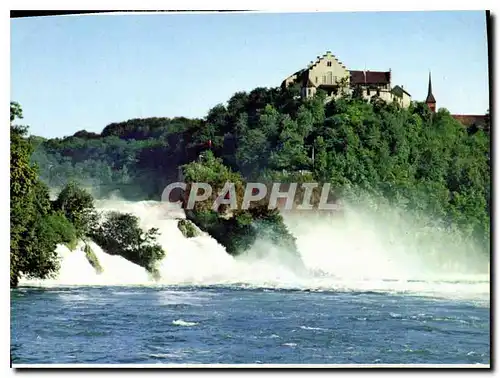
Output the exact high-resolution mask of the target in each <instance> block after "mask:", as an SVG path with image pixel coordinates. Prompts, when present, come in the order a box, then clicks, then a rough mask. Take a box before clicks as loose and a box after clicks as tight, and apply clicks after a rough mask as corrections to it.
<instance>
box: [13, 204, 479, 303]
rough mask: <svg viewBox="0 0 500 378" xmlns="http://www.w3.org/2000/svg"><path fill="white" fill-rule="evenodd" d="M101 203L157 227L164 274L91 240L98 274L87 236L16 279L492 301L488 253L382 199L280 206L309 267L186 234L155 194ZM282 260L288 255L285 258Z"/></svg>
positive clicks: (274, 253)
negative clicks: (339, 209)
mask: <svg viewBox="0 0 500 378" xmlns="http://www.w3.org/2000/svg"><path fill="white" fill-rule="evenodd" d="M96 207H97V209H98V210H101V211H102V210H104V211H120V212H129V213H132V214H134V215H136V216H138V217H139V218H140V222H141V226H142V227H144V228H151V227H156V228H158V229H159V231H160V236H159V238H158V242H159V243H160V244H161V245H162V247H163V248H164V249H165V251H166V257H165V258H164V259H163V260H162V261H161V262H160V264H159V271H160V273H161V279H160V280H159V281H154V280H153V278H152V277H151V276H150V275H149V273H148V272H146V270H145V269H143V268H142V267H139V266H137V265H135V264H133V263H131V262H129V261H127V260H125V259H124V258H122V257H120V256H110V255H108V254H107V253H105V252H104V251H102V250H101V249H100V248H99V247H98V246H97V245H95V244H94V243H91V247H92V249H93V251H94V252H95V254H96V255H97V258H98V259H99V262H100V264H101V266H102V268H103V273H101V274H97V273H96V272H95V270H94V269H93V268H92V267H91V266H90V264H89V263H88V261H87V260H86V257H85V254H84V252H83V243H81V244H80V245H79V246H78V248H77V250H75V251H73V252H70V251H69V250H68V249H67V248H66V247H63V246H59V247H58V252H59V254H60V255H61V257H62V261H61V269H60V272H59V274H58V276H57V277H56V278H55V279H52V280H43V281H36V280H25V279H23V280H21V283H20V284H21V285H42V286H52V285H56V286H67V285H71V286H72V285H191V286H192V285H201V286H209V285H229V286H231V285H238V286H244V287H260V288H262V287H266V288H278V289H302V290H316V291H363V292H364V291H369V292H377V291H379V292H388V293H408V294H411V295H429V296H436V297H447V298H457V299H461V298H464V299H470V300H478V301H481V302H486V301H489V271H488V267H489V257H488V256H487V255H485V254H484V252H481V251H479V248H478V247H477V246H475V245H474V244H473V243H471V242H467V241H465V240H462V239H461V238H460V236H459V235H458V234H456V233H451V232H447V231H444V230H440V229H437V228H433V227H427V228H424V227H423V225H422V224H423V223H422V222H425V220H422V219H419V220H417V219H412V217H411V216H409V215H407V214H404V213H402V212H401V211H398V210H397V209H393V208H390V207H388V206H386V207H385V208H384V207H378V208H377V209H373V208H369V207H368V206H362V205H359V204H358V205H356V206H354V205H349V204H346V209H345V213H344V215H343V216H340V217H331V216H326V215H320V214H317V213H313V212H301V213H300V214H297V213H295V214H293V213H287V214H284V219H285V223H286V225H287V226H288V228H289V229H290V231H291V232H292V233H293V235H294V236H295V237H296V239H297V246H298V249H299V251H300V255H301V259H302V262H303V265H304V266H305V269H300V268H301V264H300V261H297V262H296V264H297V266H296V267H294V266H293V265H291V264H290V261H289V258H290V255H289V254H288V252H287V251H283V250H279V249H278V248H276V247H274V246H271V245H269V244H267V243H265V242H263V241H257V243H255V245H254V246H253V247H252V249H251V250H250V251H248V253H246V254H245V255H243V256H239V257H237V258H233V257H232V256H230V255H228V254H227V253H226V252H225V249H224V247H223V246H221V245H220V244H218V243H217V242H216V241H215V240H214V239H212V238H211V237H210V236H209V235H207V234H205V233H204V234H203V235H201V236H198V237H195V238H190V239H187V238H185V237H184V236H183V235H182V233H181V232H180V230H179V229H178V228H177V222H178V219H179V218H184V213H183V211H182V210H175V211H172V210H167V208H166V206H165V204H164V203H161V202H155V201H141V202H127V201H122V200H119V199H111V200H99V201H96ZM285 261H286V262H287V263H285Z"/></svg>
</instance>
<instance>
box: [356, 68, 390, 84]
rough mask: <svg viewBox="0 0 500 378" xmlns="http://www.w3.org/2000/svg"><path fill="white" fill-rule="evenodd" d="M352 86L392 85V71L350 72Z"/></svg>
mask: <svg viewBox="0 0 500 378" xmlns="http://www.w3.org/2000/svg"><path fill="white" fill-rule="evenodd" d="M349 73H350V74H351V84H383V85H385V84H390V82H391V71H387V72H382V71H349Z"/></svg>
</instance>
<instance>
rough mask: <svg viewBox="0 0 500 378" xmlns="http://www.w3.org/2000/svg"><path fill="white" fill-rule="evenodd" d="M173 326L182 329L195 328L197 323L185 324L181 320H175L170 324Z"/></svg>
mask: <svg viewBox="0 0 500 378" xmlns="http://www.w3.org/2000/svg"><path fill="white" fill-rule="evenodd" d="M172 324H173V325H178V326H182V327H192V326H195V325H198V323H196V322H186V321H184V320H182V319H177V320H174V321H173V322H172Z"/></svg>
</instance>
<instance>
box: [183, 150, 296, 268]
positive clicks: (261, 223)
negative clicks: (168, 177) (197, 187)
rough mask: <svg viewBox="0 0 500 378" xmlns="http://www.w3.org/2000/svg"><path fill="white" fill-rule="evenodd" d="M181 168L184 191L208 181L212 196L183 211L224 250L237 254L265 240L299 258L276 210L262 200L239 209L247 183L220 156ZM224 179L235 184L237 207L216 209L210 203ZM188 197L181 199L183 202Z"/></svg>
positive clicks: (292, 240)
mask: <svg viewBox="0 0 500 378" xmlns="http://www.w3.org/2000/svg"><path fill="white" fill-rule="evenodd" d="M183 170H184V177H185V181H186V183H187V185H188V189H187V190H186V192H187V193H189V191H190V185H191V184H192V183H195V182H203V183H208V184H210V186H211V187H212V196H211V197H210V198H209V199H208V200H206V201H203V202H197V203H196V204H195V207H194V209H193V210H186V216H187V218H188V219H189V220H191V221H193V222H194V223H195V224H196V225H197V226H198V227H200V228H201V229H202V230H204V231H206V232H207V233H208V234H210V235H211V236H212V237H213V238H214V239H215V240H217V241H218V242H219V243H220V244H222V245H223V246H224V247H225V248H226V251H227V253H229V254H231V255H240V254H242V253H244V252H246V251H248V250H249V249H250V248H251V247H252V246H253V245H254V244H255V242H256V241H257V240H265V241H268V242H270V243H271V244H272V245H275V246H277V247H280V248H282V249H283V250H285V251H286V252H288V253H289V254H290V255H292V256H294V257H295V258H296V261H300V257H299V254H298V250H297V246H296V244H295V238H294V237H293V236H292V235H291V234H290V232H289V231H288V229H287V228H286V226H285V225H284V223H283V218H282V216H281V215H280V214H279V212H278V210H269V209H268V208H267V202H265V201H262V202H261V203H257V204H255V205H251V206H250V208H249V209H247V210H243V209H242V208H241V205H242V200H243V196H244V191H245V186H246V183H245V181H244V179H243V178H242V177H241V175H240V174H238V173H236V172H232V171H231V170H230V169H229V168H227V167H226V166H225V165H224V164H223V163H222V160H221V159H217V158H215V157H214V156H213V154H212V153H210V152H209V153H206V154H205V155H204V156H203V158H202V159H200V161H197V162H192V163H190V164H187V165H186V166H184V167H183ZM226 182H228V183H233V184H235V191H234V193H235V194H236V204H237V209H231V210H229V209H228V207H227V205H221V206H220V207H219V209H218V210H217V211H215V210H213V209H212V204H213V203H214V201H215V199H216V198H217V197H218V196H219V195H221V194H223V191H222V189H223V188H224V185H225V184H226ZM188 196H189V194H187V195H186V197H185V198H184V204H186V202H187V201H188V198H189V197H188Z"/></svg>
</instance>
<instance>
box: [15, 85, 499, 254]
mask: <svg viewBox="0 0 500 378" xmlns="http://www.w3.org/2000/svg"><path fill="white" fill-rule="evenodd" d="M345 85H346V83H343V84H342V85H341V86H345ZM298 95H299V92H298V91H297V88H296V87H291V88H287V89H280V88H256V89H254V90H252V91H251V92H238V93H236V94H235V95H233V96H232V97H231V98H230V99H229V101H228V102H227V105H226V104H219V105H217V106H215V107H214V108H213V109H211V110H210V111H209V112H208V114H207V117H206V118H205V119H203V120H188V119H185V118H176V119H173V120H170V119H156V118H155V119H144V120H130V121H127V122H122V123H116V124H112V125H109V126H107V127H106V128H105V129H104V130H103V133H102V134H101V135H94V134H92V135H89V134H88V133H87V134H86V133H85V132H79V133H77V135H74V136H72V137H69V138H66V139H63V140H47V141H42V142H41V143H38V144H37V147H36V150H35V153H34V154H33V156H34V160H35V161H36V162H38V163H39V165H40V167H42V172H41V176H42V178H43V179H44V180H45V181H47V182H49V183H50V184H51V185H56V183H58V184H57V185H59V186H62V185H64V184H65V183H67V182H68V180H70V179H72V178H73V179H78V180H79V181H78V182H79V183H90V184H92V185H93V186H95V187H99V188H100V189H101V194H102V195H108V194H110V193H111V192H113V191H114V190H120V192H121V194H122V195H123V196H125V197H126V198H130V199H142V198H147V199H151V198H156V199H159V197H160V196H161V193H162V191H163V188H164V187H165V186H166V185H167V184H168V183H170V182H173V181H177V173H178V171H177V169H178V167H179V166H183V165H186V164H188V170H187V171H186V172H187V173H188V176H189V175H191V178H190V179H193V178H194V177H198V178H200V180H201V181H203V180H206V181H205V182H211V181H210V180H212V181H214V182H215V183H216V185H223V183H224V182H225V181H227V180H229V181H230V180H232V179H236V180H240V181H242V180H243V178H244V180H249V181H259V180H262V181H264V180H268V179H269V178H274V177H278V175H279V174H281V173H282V172H283V171H286V172H288V173H290V172H295V171H299V170H304V171H308V172H312V174H313V179H314V180H315V181H317V182H320V183H322V182H328V183H331V184H332V186H333V187H334V189H335V192H336V194H337V195H342V196H348V197H352V196H354V195H355V194H356V195H361V194H360V193H368V194H370V195H374V196H378V197H381V198H384V199H386V200H387V201H389V202H391V203H394V204H397V205H398V206H402V207H403V208H404V209H406V210H407V211H410V212H425V213H427V214H428V215H430V216H432V217H435V218H436V219H439V220H440V221H441V222H442V224H443V225H446V226H448V227H459V228H460V229H461V230H462V232H464V234H467V235H470V236H471V237H474V238H476V239H477V240H479V241H481V242H482V243H484V245H485V249H487V248H488V247H487V246H489V240H490V229H489V222H490V212H491V211H490V203H491V180H490V176H491V162H490V150H489V146H490V137H489V127H486V126H485V127H482V128H481V127H475V128H469V130H466V129H465V128H464V127H463V126H462V125H461V124H460V123H458V122H457V121H456V120H454V119H453V117H452V116H451V115H450V114H449V112H448V111H446V110H444V109H441V110H439V112H438V113H436V114H431V113H430V111H429V109H428V107H427V106H426V105H425V104H424V103H421V102H415V103H413V104H411V106H410V107H409V108H407V109H403V108H401V107H400V106H398V105H397V104H386V103H385V102H384V101H383V100H381V99H375V100H374V101H372V102H370V103H368V102H367V101H366V100H363V99H362V98H361V94H360V93H358V92H356V91H355V92H354V93H353V94H352V95H346V96H344V97H341V98H338V99H336V100H333V101H330V102H327V103H325V98H324V93H320V92H318V94H317V95H316V96H315V97H313V98H312V99H303V98H300V96H298ZM14 109H15V108H14ZM487 122H488V123H489V121H487ZM472 129H473V130H472ZM208 140H211V141H212V148H211V153H212V154H213V156H214V157H216V158H219V159H221V160H220V161H219V163H215V162H211V163H209V164H208V165H206V164H205V165H203V164H202V165H196V164H197V160H196V159H197V158H198V156H199V154H200V152H203V151H205V150H206V149H208V145H207V142H208ZM23 164H24V165H22V164H21V165H22V166H26V164H27V163H26V162H24V163H23ZM48 167H50V168H48ZM226 167H229V168H231V170H230V171H228V170H226ZM189 170H191V171H189ZM230 172H233V173H235V172H238V173H239V174H241V178H240V179H238V178H235V177H234V175H233V173H230ZM15 174H16V175H18V176H19V175H25V176H26V180H23V181H19V184H18V187H17V188H16V190H18V191H19V192H23V190H25V189H24V187H23V185H24V183H25V182H29V179H30V171H29V169H27V170H22V171H19V172H16V173H15ZM11 175H12V172H11ZM292 177H293V175H289V180H291V179H292ZM196 211H197V217H198V220H199V222H202V220H203V219H205V218H206V219H211V220H210V221H211V222H212V221H213V222H216V223H217V224H218V223H221V224H224V226H220V227H219V226H213V227H214V228H217V227H218V228H217V229H219V228H220V229H222V228H223V227H232V230H236V231H237V232H240V227H243V226H242V223H243V224H244V223H245V222H237V221H236V220H235V221H234V222H235V223H234V224H232V223H230V222H226V221H229V220H227V219H226V220H224V221H222V220H217V221H215V220H214V219H215V218H214V217H213V214H212V213H211V212H210V211H208V208H197V209H196ZM240 215H241V214H235V219H239V218H238V217H239V216H240ZM245 216H248V214H246V215H245ZM219 218H220V217H218V216H217V219H219ZM243 218H244V217H243ZM206 222H208V221H206ZM206 222H205V221H203V222H202V223H206ZM231 222H232V221H231ZM226 223H227V224H226ZM243 229H244V227H243ZM245 230H246V229H245ZM236 231H235V232H236ZM231 232H233V231H231ZM245 232H246V231H245ZM215 233H219V234H221V235H223V232H222V231H220V232H219V231H217V232H215V231H214V234H215ZM220 238H222V236H220ZM241 240H243V238H242V239H241ZM248 240H249V241H248V243H247V242H242V244H243V246H244V245H246V244H251V238H249V239H248ZM238 248H243V249H244V247H241V246H238V247H235V248H234V250H235V251H236V250H238Z"/></svg>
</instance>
